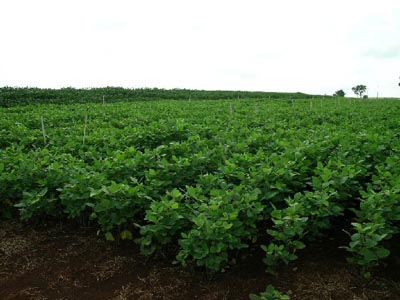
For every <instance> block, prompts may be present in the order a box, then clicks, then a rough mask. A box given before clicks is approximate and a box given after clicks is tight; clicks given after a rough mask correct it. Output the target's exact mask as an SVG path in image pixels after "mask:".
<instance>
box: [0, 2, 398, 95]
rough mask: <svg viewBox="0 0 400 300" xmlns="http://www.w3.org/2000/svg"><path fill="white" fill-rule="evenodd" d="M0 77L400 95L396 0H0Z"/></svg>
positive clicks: (26, 81) (1, 82)
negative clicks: (363, 88)
mask: <svg viewBox="0 0 400 300" xmlns="http://www.w3.org/2000/svg"><path fill="white" fill-rule="evenodd" d="M0 12H1V13H0V38H1V44H0V86H37V87H51V88H58V87H67V86H72V87H100V86H124V87H159V88H194V89H223V90H259V91H288V92H297V91H299V92H305V93H315V94H332V93H334V92H335V91H336V90H338V89H343V90H344V91H345V92H346V93H347V95H351V94H352V92H351V87H352V86H354V85H357V84H365V85H367V86H368V88H369V96H370V97H371V96H374V97H375V96H376V93H377V89H378V87H379V96H392V97H395V96H397V97H398V96H400V87H399V86H398V82H399V76H400V1H399V0H380V1H378V0H374V1H370V0H363V1H362V0H347V1H344V0H336V1H324V0H319V1H318V0H279V1H278V0H275V1H270V0H246V1H244V0H242V1H235V0H198V1H194V0H181V1H178V0H141V1H139V0H130V1H128V0H126V1H123V0H113V1H111V0H109V1H101V0H95V1H92V0H79V1H77V0H35V1H33V0H1V1H0Z"/></svg>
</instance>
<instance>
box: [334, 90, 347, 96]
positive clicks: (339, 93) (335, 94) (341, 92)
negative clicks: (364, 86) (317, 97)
mask: <svg viewBox="0 0 400 300" xmlns="http://www.w3.org/2000/svg"><path fill="white" fill-rule="evenodd" d="M345 95H346V93H345V92H344V91H343V90H338V91H336V92H335V93H334V94H333V96H335V97H344V96H345Z"/></svg>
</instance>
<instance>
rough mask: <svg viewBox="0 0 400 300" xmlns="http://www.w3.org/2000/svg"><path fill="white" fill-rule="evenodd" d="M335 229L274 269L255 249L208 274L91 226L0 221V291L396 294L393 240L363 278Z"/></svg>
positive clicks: (116, 299)
mask: <svg viewBox="0 0 400 300" xmlns="http://www.w3.org/2000/svg"><path fill="white" fill-rule="evenodd" d="M338 235H339V236H338V237H337V238H335V239H330V240H324V241H320V242H315V243H314V244H313V245H312V246H309V247H308V248H307V249H306V250H304V251H303V252H302V254H301V257H300V259H299V260H298V261H297V262H295V263H293V264H292V265H290V266H289V267H282V268H281V269H280V270H279V274H278V276H277V277H273V276H271V275H268V274H266V273H265V271H264V269H265V266H264V265H263V263H262V262H261V260H262V253H261V251H258V250H255V251H253V253H252V255H251V256H249V257H247V258H244V259H243V260H242V261H239V262H238V264H237V265H235V266H233V267H232V268H230V269H228V270H226V271H225V272H224V273H220V274H217V275H215V276H213V277H212V278H211V279H210V278H209V277H207V276H205V273H204V272H201V271H199V270H197V271H193V270H188V269H184V268H182V267H180V266H179V265H174V264H172V263H171V259H167V258H157V259H155V258H145V257H143V256H142V255H141V254H140V252H139V250H138V247H137V246H136V245H134V244H133V243H125V244H120V245H115V244H111V243H108V242H105V241H104V240H102V239H101V238H98V237H97V236H96V232H95V230H93V229H88V228H86V229H84V228H80V229H78V228H73V227H71V226H64V227H63V228H61V227H60V226H59V225H57V226H55V225H52V226H48V227H45V226H41V227H37V226H36V227H29V226H27V225H22V224H20V223H14V222H3V223H1V224H0V299H2V300H11V299H13V300H16V299H34V300H39V299H59V300H61V299H65V300H66V299H71V300H72V299H73V300H79V299H85V300H86V299H96V300H102V299H107V300H108V299H109V300H124V299H132V300H156V299H160V300H161V299H165V300H167V299H182V300H186V299H187V300H189V299H190V300H192V299H199V300H217V299H218V300H219V299H220V300H222V299H232V300H236V299H241V300H243V299H249V297H248V295H249V293H252V292H257V293H258V292H261V291H263V290H264V289H265V287H266V286H267V285H268V284H273V285H274V286H275V287H276V288H278V289H280V290H281V291H284V292H287V293H290V296H291V299H292V300H297V299H301V300H308V299H309V300H314V299H318V300H339V299H340V300H347V299H348V300H366V299H371V300H379V299H390V300H396V299H400V258H399V256H398V254H399V249H398V247H397V246H398V244H399V243H397V244H396V245H397V246H396V247H397V249H393V250H397V251H394V254H395V255H392V257H391V258H390V259H389V260H387V261H386V263H385V265H384V266H382V267H380V268H379V269H378V270H376V272H375V273H374V275H373V277H372V279H371V280H368V281H367V280H365V279H363V277H362V276H361V275H360V272H359V270H358V269H357V268H356V267H354V266H351V265H349V264H348V263H347V262H346V253H345V252H346V251H345V250H343V249H339V248H338V246H339V245H343V242H342V241H340V240H341V239H343V237H342V236H340V234H338ZM397 242H398V241H397ZM394 244H395V243H394Z"/></svg>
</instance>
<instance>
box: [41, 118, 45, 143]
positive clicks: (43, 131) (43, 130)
mask: <svg viewBox="0 0 400 300" xmlns="http://www.w3.org/2000/svg"><path fill="white" fill-rule="evenodd" d="M41 121H42V133H43V143H44V145H46V131H45V129H44V120H43V116H42V117H41Z"/></svg>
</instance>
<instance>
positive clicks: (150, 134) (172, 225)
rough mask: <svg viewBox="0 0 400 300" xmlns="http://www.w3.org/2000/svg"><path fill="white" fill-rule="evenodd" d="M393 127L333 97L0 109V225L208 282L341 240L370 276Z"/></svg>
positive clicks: (386, 117) (382, 253)
mask: <svg viewBox="0 0 400 300" xmlns="http://www.w3.org/2000/svg"><path fill="white" fill-rule="evenodd" d="M67 102H68V101H67ZM399 116H400V103H399V102H396V101H389V100H387V101H383V100H382V101H371V100H366V101H363V100H360V101H359V100H357V101H354V100H351V101H350V100H346V99H340V100H338V99H332V100H326V101H322V99H314V100H312V99H308V100H254V99H253V100H219V101H151V102H148V101H147V102H146V101H137V102H125V103H123V102H120V103H110V104H107V103H106V104H95V103H91V104H78V103H76V104H57V105H55V104H38V105H26V106H13V107H9V108H0V124H1V127H0V128H1V130H0V195H1V197H0V212H1V218H8V217H12V216H15V215H16V214H17V213H18V214H19V215H20V217H21V218H22V219H23V220H41V219H42V218H45V217H52V218H59V219H66V218H69V219H73V220H78V221H80V222H83V223H87V222H91V223H92V224H97V226H98V227H99V230H100V232H102V234H104V236H105V238H107V239H108V240H115V239H120V238H121V239H135V240H136V241H137V242H138V243H139V244H140V246H141V249H142V251H143V253H144V254H146V255H151V254H154V253H157V252H160V251H162V252H168V253H170V254H173V255H176V260H177V261H178V262H180V263H182V264H183V265H186V264H194V265H197V266H202V267H205V268H206V269H208V270H220V269H222V268H224V267H226V266H227V265H229V264H230V263H231V262H232V261H234V259H235V258H236V255H237V254H238V253H239V251H243V250H242V249H244V248H248V247H251V246H252V245H254V244H255V243H261V244H262V248H263V250H264V251H265V259H264V262H265V263H266V265H267V267H268V269H269V270H270V271H271V272H273V271H274V267H275V266H276V265H277V264H278V263H280V262H284V263H289V262H290V261H292V260H294V259H296V258H297V255H298V252H299V251H300V250H301V249H303V248H304V247H306V246H307V245H308V243H310V242H312V241H313V240H315V239H316V238H319V237H321V236H323V235H325V234H327V232H329V231H327V230H329V229H332V228H336V229H340V230H341V229H346V231H348V232H349V234H350V237H349V242H348V244H347V245H344V246H346V247H347V248H346V249H347V250H348V252H349V259H350V260H351V261H353V262H355V263H358V264H359V265H361V266H362V267H363V268H365V269H369V268H370V267H372V266H374V265H376V264H377V263H378V262H379V260H380V259H382V258H385V257H387V256H388V255H389V254H390V252H389V249H387V247H386V246H385V241H386V240H388V239H390V238H392V237H393V236H394V235H396V234H398V232H399V226H398V225H399V221H400V194H399V191H400V163H399V150H400V139H399V133H398V128H399V125H400V118H399ZM260 239H261V240H260ZM271 293H272V292H271ZM267 299H269V298H267Z"/></svg>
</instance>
